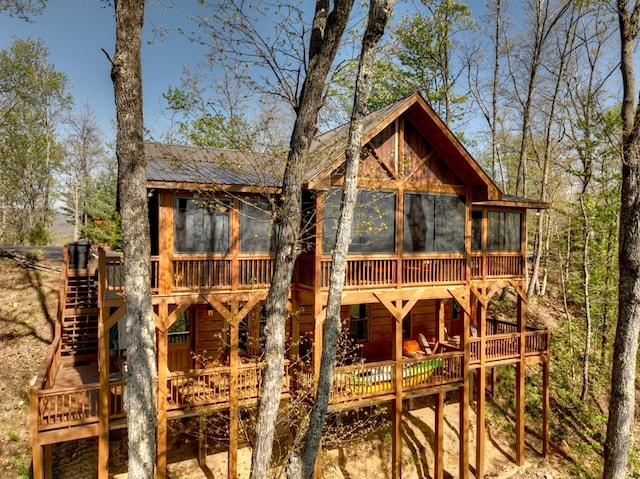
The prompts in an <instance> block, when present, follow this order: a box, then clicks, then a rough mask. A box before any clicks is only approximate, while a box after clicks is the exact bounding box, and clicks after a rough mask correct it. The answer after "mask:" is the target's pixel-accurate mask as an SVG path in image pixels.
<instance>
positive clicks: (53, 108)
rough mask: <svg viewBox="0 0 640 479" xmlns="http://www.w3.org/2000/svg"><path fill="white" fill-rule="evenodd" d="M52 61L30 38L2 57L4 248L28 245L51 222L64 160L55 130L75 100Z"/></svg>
mask: <svg viewBox="0 0 640 479" xmlns="http://www.w3.org/2000/svg"><path fill="white" fill-rule="evenodd" d="M48 55H49V53H48V50H47V48H46V47H45V45H44V43H43V42H42V41H41V40H33V39H30V38H28V39H14V41H13V43H12V44H11V45H10V46H9V47H8V48H7V49H5V50H2V51H0V169H1V170H2V175H1V176H0V207H2V209H3V210H4V211H5V212H7V213H9V214H8V215H6V218H7V219H8V224H7V225H6V227H5V228H4V229H3V231H2V232H1V233H2V235H3V236H2V238H0V240H1V241H3V242H11V243H17V244H24V243H25V241H27V240H28V239H29V235H30V234H31V233H32V231H33V230H34V229H37V224H38V223H42V224H44V225H45V227H46V228H48V226H49V224H50V218H51V217H52V214H51V210H52V208H51V205H52V200H51V196H52V193H51V189H52V184H53V174H54V172H55V171H56V169H57V167H58V166H59V164H60V160H61V158H62V149H61V148H60V145H59V144H58V142H57V138H56V126H57V125H58V122H59V120H60V117H61V113H62V112H64V111H65V110H66V109H68V108H69V106H70V104H71V97H70V96H69V95H68V94H67V93H66V84H67V78H66V76H65V75H64V74H63V73H60V72H58V71H56V70H55V69H54V67H53V65H51V64H49V61H48Z"/></svg>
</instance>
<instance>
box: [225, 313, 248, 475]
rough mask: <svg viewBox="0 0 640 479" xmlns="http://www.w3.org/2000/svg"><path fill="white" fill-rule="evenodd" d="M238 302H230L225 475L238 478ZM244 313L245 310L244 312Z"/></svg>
mask: <svg viewBox="0 0 640 479" xmlns="http://www.w3.org/2000/svg"><path fill="white" fill-rule="evenodd" d="M238 307H239V306H238V302H237V301H233V302H232V303H231V318H232V319H231V321H230V324H229V345H230V348H229V369H230V378H229V461H228V465H227V477H228V478H229V479H237V478H238V421H239V412H238V363H239V362H240V360H239V357H238V343H239V323H240V317H239V311H238ZM245 315H246V312H245Z"/></svg>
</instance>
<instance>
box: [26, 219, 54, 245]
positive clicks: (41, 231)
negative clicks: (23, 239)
mask: <svg viewBox="0 0 640 479" xmlns="http://www.w3.org/2000/svg"><path fill="white" fill-rule="evenodd" d="M48 243H49V233H48V232H47V228H46V227H45V225H44V223H41V222H39V223H36V225H35V226H34V227H33V228H32V229H31V231H30V232H29V244H30V245H33V246H44V245H46V244H48Z"/></svg>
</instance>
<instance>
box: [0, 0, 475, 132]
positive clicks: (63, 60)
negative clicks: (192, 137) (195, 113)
mask: <svg viewBox="0 0 640 479" xmlns="http://www.w3.org/2000/svg"><path fill="white" fill-rule="evenodd" d="M161 3H165V4H166V5H173V7H172V8H167V7H165V6H163V5H158V4H156V2H151V5H149V6H147V8H146V11H145V29H144V32H143V51H142V68H143V73H142V74H143V95H144V100H143V102H144V120H145V125H146V126H147V128H148V129H150V130H151V131H154V132H156V133H159V132H162V131H163V125H164V124H165V121H166V120H165V119H164V118H163V117H162V115H161V114H160V111H161V107H162V93H163V92H165V91H166V90H167V87H168V86H169V85H174V86H176V85H178V84H179V82H180V77H181V75H182V69H183V66H187V67H193V66H194V65H195V64H196V63H197V62H198V61H200V59H201V51H200V49H199V48H198V47H197V46H196V45H194V44H193V43H191V42H189V41H188V40H187V39H186V38H184V37H183V36H181V35H180V34H179V33H178V32H177V31H175V28H176V27H178V26H180V25H182V26H187V28H189V23H190V22H189V21H188V16H189V15H190V14H193V13H195V12H196V10H197V6H196V1H195V0H165V1H164V2H161ZM309 3H310V6H311V7H312V3H313V2H310V1H309ZM411 3H412V1H411V0H408V1H406V3H405V2H402V1H401V0H398V8H397V10H399V9H400V8H402V9H403V10H404V9H407V8H409V9H410V8H411V6H410V5H411ZM467 3H468V4H469V5H470V6H471V9H472V11H473V13H474V16H477V15H478V14H479V13H480V12H481V11H482V10H484V8H483V0H470V1H468V2H467ZM403 4H404V5H403ZM397 14H399V13H397ZM154 26H156V27H164V28H172V29H173V30H172V31H171V32H170V33H169V34H168V35H167V36H166V37H165V38H164V39H161V38H159V36H158V35H157V34H155V33H154V28H153V27H154ZM14 36H19V37H22V38H25V37H29V36H30V37H32V38H40V39H42V40H44V42H45V44H46V45H47V46H48V48H49V60H50V62H51V63H52V64H53V65H54V67H55V68H56V70H58V71H61V72H63V73H65V74H66V75H67V77H68V81H69V91H70V93H71V94H72V95H73V97H74V99H75V103H76V106H77V107H81V106H82V105H83V104H85V103H88V104H89V105H90V106H91V108H92V109H93V110H94V112H95V114H96V116H97V118H98V120H99V122H100V125H101V128H102V130H103V133H104V134H105V135H106V136H107V138H114V137H115V133H114V123H115V104H114V100H113V87H112V83H111V79H110V77H109V72H110V65H109V62H108V60H107V58H106V56H105V55H104V53H103V52H102V51H101V48H104V49H105V50H107V51H108V52H109V53H110V54H113V51H114V48H115V18H114V14H113V7H109V6H105V3H104V2H103V1H102V0H49V2H48V5H47V8H46V9H45V11H44V13H43V14H41V15H39V16H36V17H34V18H33V22H32V23H26V22H24V21H23V20H19V19H14V18H9V17H8V16H6V15H0V48H2V49H4V48H7V47H8V46H9V45H10V44H11V41H12V37H14Z"/></svg>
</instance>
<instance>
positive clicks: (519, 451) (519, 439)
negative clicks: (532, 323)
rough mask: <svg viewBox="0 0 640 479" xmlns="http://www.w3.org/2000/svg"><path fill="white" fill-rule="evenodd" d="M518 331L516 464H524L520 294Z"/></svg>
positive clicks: (523, 324) (519, 298)
mask: <svg viewBox="0 0 640 479" xmlns="http://www.w3.org/2000/svg"><path fill="white" fill-rule="evenodd" d="M517 317H518V318H517V319H518V332H519V333H520V361H519V362H518V363H517V365H516V464H517V465H518V466H522V465H524V403H525V397H524V389H525V387H524V384H525V375H526V367H525V354H524V353H525V303H524V301H523V299H522V297H521V296H518V315H517Z"/></svg>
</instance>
